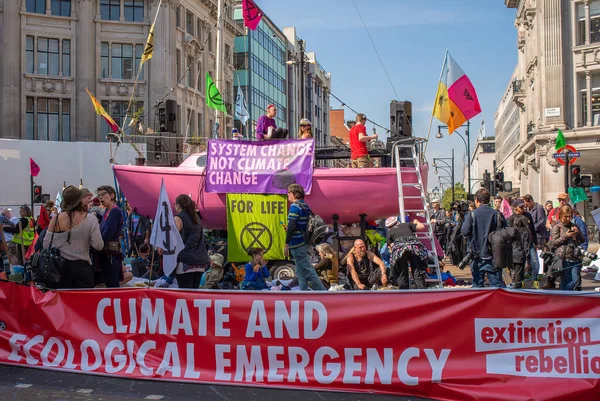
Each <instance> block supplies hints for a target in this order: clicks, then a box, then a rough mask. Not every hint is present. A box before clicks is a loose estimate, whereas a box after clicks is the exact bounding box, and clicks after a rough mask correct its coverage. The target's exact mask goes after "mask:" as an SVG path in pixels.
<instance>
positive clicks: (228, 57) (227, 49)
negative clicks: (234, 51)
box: [225, 43, 231, 64]
mask: <svg viewBox="0 0 600 401" xmlns="http://www.w3.org/2000/svg"><path fill="white" fill-rule="evenodd" d="M225 62H226V63H230V64H231V46H229V45H228V44H227V43H225Z"/></svg>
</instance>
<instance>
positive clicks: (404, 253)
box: [386, 216, 429, 290]
mask: <svg viewBox="0 0 600 401" xmlns="http://www.w3.org/2000/svg"><path fill="white" fill-rule="evenodd" d="M386 225H387V226H388V227H389V228H390V230H389V231H388V237H387V239H388V246H389V247H390V249H391V254H392V256H391V258H390V266H391V269H390V270H391V271H390V273H391V274H390V276H391V278H390V280H391V281H392V282H393V281H394V279H396V280H397V285H398V288H399V289H401V290H408V289H409V287H410V286H409V270H408V265H409V263H410V267H411V269H412V273H413V280H414V282H415V286H416V287H417V289H423V288H425V275H426V273H427V261H428V258H429V255H428V251H427V248H425V245H423V244H422V243H421V241H419V239H418V238H417V235H416V232H417V230H422V229H424V228H425V226H424V225H423V223H421V222H420V221H419V220H416V219H415V220H413V222H412V223H401V222H400V219H398V218H397V217H396V216H394V217H391V218H389V219H388V221H387V223H386Z"/></svg>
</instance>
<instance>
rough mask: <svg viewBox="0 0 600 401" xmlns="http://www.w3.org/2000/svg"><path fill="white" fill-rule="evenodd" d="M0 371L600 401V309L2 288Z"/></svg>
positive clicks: (476, 297)
mask: <svg viewBox="0 0 600 401" xmlns="http://www.w3.org/2000/svg"><path fill="white" fill-rule="evenodd" d="M0 308H1V310H2V314H1V315H0V363H4V364H13V365H19V366H30V367H37V368H42V369H53V370H63V371H65V372H80V373H88V374H100V375H110V376H118V377H120V378H135V379H153V380H167V381H177V382H197V383H210V384H221V385H252V386H261V387H277V388H292V389H307V390H308V389H312V390H338V391H352V392H365V393H387V394H395V395H410V396H418V397H427V398H433V399H439V400H453V401H456V400H469V401H471V400H479V401H492V400H494V401H498V400H499V401H519V400H552V401H562V400H565V401H567V400H569V401H571V400H578V401H585V400H590V401H592V400H594V401H596V400H598V394H600V297H599V296H588V295H583V294H573V295H562V294H539V293H532V292H524V291H523V292H521V291H507V290H500V289H499V290H489V291H487V290H482V291H477V290H442V291H435V292H434V291H429V292H419V291H407V292H391V291H380V292H375V291H373V292H368V293H364V292H360V293H357V292H338V293H315V292H301V293H300V292H294V293H291V292H283V293H282V292H252V291H185V290H162V289H129V290H126V289H123V290H119V289H117V290H81V291H58V292H47V293H45V294H44V293H41V292H40V291H39V290H37V289H36V288H32V287H27V286H23V285H18V284H15V283H9V282H0Z"/></svg>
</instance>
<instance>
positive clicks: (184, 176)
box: [114, 165, 427, 229]
mask: <svg viewBox="0 0 600 401" xmlns="http://www.w3.org/2000/svg"><path fill="white" fill-rule="evenodd" d="M114 171H115V175H116V178H117V181H118V183H119V186H120V188H121V190H122V191H123V194H124V195H125V197H126V198H127V200H128V202H129V203H130V204H131V205H132V206H133V207H136V208H137V209H138V212H139V213H141V214H143V215H145V216H149V217H151V218H154V216H155V214H156V207H157V203H158V194H159V193H160V184H161V180H163V179H164V181H165V186H166V189H167V192H168V194H169V197H170V198H171V199H170V201H171V202H173V201H174V200H175V198H176V197H177V196H178V195H180V194H186V195H189V196H190V197H191V198H192V199H193V200H194V201H196V203H197V205H198V210H199V211H200V213H201V214H202V222H203V225H204V227H205V228H209V229H226V228H227V213H226V195H225V194H216V193H207V192H205V191H204V180H205V175H204V170H203V169H201V168H189V167H146V166H125V165H115V166H114ZM421 174H422V177H423V178H424V179H426V177H427V165H424V166H421ZM402 180H403V182H405V183H409V182H410V183H416V182H417V175H416V173H415V169H414V168H402ZM424 184H425V188H427V185H426V182H424ZM404 194H405V195H406V196H417V195H419V194H420V192H419V191H418V190H417V189H416V188H414V187H405V191H404ZM305 200H306V202H307V203H308V204H309V205H310V207H311V209H312V210H313V212H314V213H315V214H318V215H319V216H321V217H322V218H323V219H324V220H325V222H326V223H332V222H333V215H334V214H337V215H338V216H339V222H340V223H343V224H349V223H357V222H359V221H360V217H359V216H360V214H363V213H364V214H366V215H367V220H368V221H372V220H376V219H382V218H387V217H389V216H394V215H398V213H399V212H398V210H399V208H398V184H397V180H396V169H395V168H369V169H350V168H316V169H315V171H314V173H313V186H312V191H311V194H310V195H307V196H306V198H305ZM404 203H405V208H406V209H419V208H421V207H422V206H421V201H420V200H419V199H409V198H407V199H405V202H404Z"/></svg>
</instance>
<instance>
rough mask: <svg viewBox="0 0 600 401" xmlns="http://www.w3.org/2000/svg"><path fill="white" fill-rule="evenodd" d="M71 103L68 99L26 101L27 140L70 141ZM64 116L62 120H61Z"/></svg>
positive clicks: (30, 98) (28, 98)
mask: <svg viewBox="0 0 600 401" xmlns="http://www.w3.org/2000/svg"><path fill="white" fill-rule="evenodd" d="M70 109H71V101H70V100H68V99H63V100H61V99H51V98H41V97H39V98H37V99H35V98H33V97H27V99H26V109H25V114H26V125H27V139H30V140H34V139H38V140H46V141H47V140H50V141H70V140H71V110H70ZM61 116H62V118H61Z"/></svg>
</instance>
